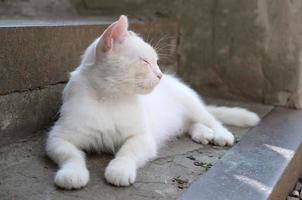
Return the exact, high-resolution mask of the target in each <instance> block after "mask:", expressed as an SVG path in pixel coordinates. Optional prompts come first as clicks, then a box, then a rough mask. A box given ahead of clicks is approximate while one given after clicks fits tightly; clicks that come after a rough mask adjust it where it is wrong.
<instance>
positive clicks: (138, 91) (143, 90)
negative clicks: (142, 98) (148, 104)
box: [136, 87, 155, 95]
mask: <svg viewBox="0 0 302 200" xmlns="http://www.w3.org/2000/svg"><path fill="white" fill-rule="evenodd" d="M154 88H155V87H148V88H147V87H138V88H137V89H136V94H140V95H147V94H150V93H151V92H152V91H153V90H154Z"/></svg>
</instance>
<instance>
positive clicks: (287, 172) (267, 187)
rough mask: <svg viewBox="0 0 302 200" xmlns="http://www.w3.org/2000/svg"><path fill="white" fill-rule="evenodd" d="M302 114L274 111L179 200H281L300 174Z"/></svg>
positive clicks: (281, 110)
mask: <svg viewBox="0 0 302 200" xmlns="http://www.w3.org/2000/svg"><path fill="white" fill-rule="evenodd" d="M301 121H302V111H301V110H291V109H286V108H280V107H279V108H275V109H274V110H273V111H272V112H271V113H270V114H268V115H267V116H266V117H265V118H264V120H263V121H262V123H261V124H260V125H259V126H258V127H256V128H254V129H252V130H251V131H250V132H248V133H247V134H246V135H245V136H244V137H243V138H242V139H241V142H240V143H239V144H238V145H236V146H235V147H234V148H232V149H231V150H230V151H229V152H227V153H226V155H225V156H224V157H223V158H222V159H221V160H219V161H218V162H217V163H216V165H215V166H214V167H213V168H212V169H211V170H210V171H209V172H208V173H207V174H205V175H204V176H202V177H200V178H198V179H197V180H196V181H195V182H194V183H193V184H192V185H191V186H190V187H189V188H188V190H187V191H185V192H184V193H183V194H182V195H181V197H180V198H179V199H181V200H195V199H196V200H197V199H203V200H216V199H226V200H227V199H229V200H242V199H244V200H256V199H257V200H266V199H270V200H283V199H286V197H287V195H288V193H289V192H290V190H291V189H292V188H293V187H294V185H295V183H296V181H297V179H298V177H299V175H300V173H301V172H302V124H301Z"/></svg>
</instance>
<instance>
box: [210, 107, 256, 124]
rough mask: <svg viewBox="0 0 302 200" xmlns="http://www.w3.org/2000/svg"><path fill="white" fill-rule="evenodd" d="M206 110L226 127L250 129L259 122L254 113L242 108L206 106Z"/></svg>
mask: <svg viewBox="0 0 302 200" xmlns="http://www.w3.org/2000/svg"><path fill="white" fill-rule="evenodd" d="M207 110H208V111H209V112H210V113H211V114H212V115H214V116H215V118H216V119H217V120H218V121H220V122H222V123H223V124H226V125H233V126H239V127H251V126H256V125H257V124H258V123H259V121H260V118H259V116H258V115H257V114H256V113H254V112H251V111H249V110H247V109H244V108H238V107H233V108H230V107H216V106H207Z"/></svg>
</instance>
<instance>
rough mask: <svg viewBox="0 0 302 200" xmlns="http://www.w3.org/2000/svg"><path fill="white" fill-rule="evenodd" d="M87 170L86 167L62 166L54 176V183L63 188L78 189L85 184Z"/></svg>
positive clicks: (87, 177)
mask: <svg viewBox="0 0 302 200" xmlns="http://www.w3.org/2000/svg"><path fill="white" fill-rule="evenodd" d="M88 181H89V172H88V170H87V169H86V168H62V169H60V170H59V171H58V172H57V174H56V176H55V184H56V185H57V186H58V187H61V188H64V189H79V188H82V187H84V186H85V185H87V183H88Z"/></svg>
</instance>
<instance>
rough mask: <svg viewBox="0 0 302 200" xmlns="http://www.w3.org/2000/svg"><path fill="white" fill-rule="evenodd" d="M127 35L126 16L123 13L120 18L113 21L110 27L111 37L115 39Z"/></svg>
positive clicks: (120, 38)
mask: <svg viewBox="0 0 302 200" xmlns="http://www.w3.org/2000/svg"><path fill="white" fill-rule="evenodd" d="M127 35H128V18H127V17H126V16H125V15H121V16H120V19H119V20H118V21H117V22H115V24H114V27H113V29H112V37H113V39H115V40H122V39H123V38H124V37H126V36H127Z"/></svg>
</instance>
